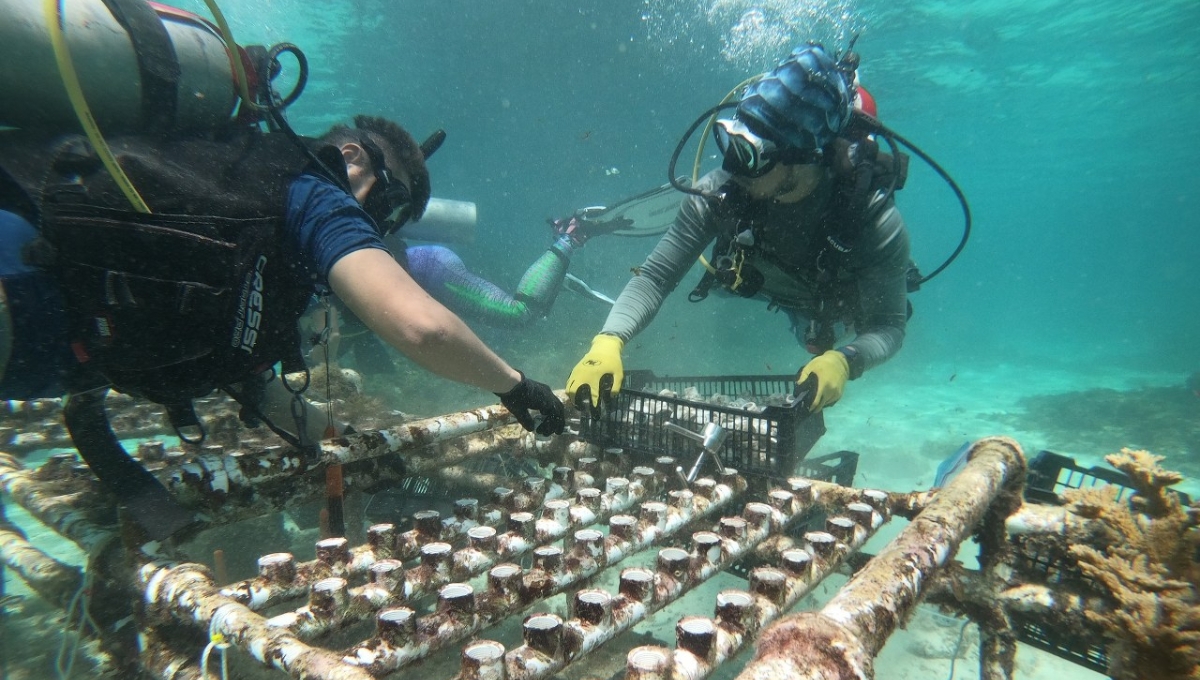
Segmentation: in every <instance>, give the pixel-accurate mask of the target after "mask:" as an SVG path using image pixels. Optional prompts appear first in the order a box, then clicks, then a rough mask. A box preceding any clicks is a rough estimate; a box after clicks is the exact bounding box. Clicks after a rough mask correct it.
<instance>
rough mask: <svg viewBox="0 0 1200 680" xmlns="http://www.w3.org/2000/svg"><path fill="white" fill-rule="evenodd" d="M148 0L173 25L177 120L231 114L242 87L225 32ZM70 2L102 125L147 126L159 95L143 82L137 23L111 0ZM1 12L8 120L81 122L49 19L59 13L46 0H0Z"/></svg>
mask: <svg viewBox="0 0 1200 680" xmlns="http://www.w3.org/2000/svg"><path fill="white" fill-rule="evenodd" d="M138 2H142V0H138ZM146 4H147V5H148V6H149V7H150V8H151V9H152V11H153V13H154V15H157V18H158V20H159V21H160V22H161V23H162V26H163V27H164V28H165V29H166V35H167V37H168V39H169V41H170V43H171V45H170V46H171V47H172V48H173V51H174V54H175V60H176V61H177V63H178V71H179V76H178V86H177V87H176V88H175V91H174V94H175V97H174V99H175V101H174V109H175V110H174V115H173V118H172V120H171V122H170V126H169V127H170V128H172V129H176V130H194V129H198V128H205V127H213V126H216V125H220V124H222V123H224V122H226V121H228V120H229V119H230V118H231V116H232V115H233V112H234V109H235V107H236V105H237V101H238V95H237V91H236V87H235V85H234V82H235V81H234V76H233V70H232V67H231V65H230V57H229V51H228V50H226V47H225V42H224V40H222V38H221V36H220V34H219V33H218V32H217V31H216V30H215V29H214V28H213V27H212V26H211V25H210V24H208V23H207V22H206V21H204V20H203V19H201V18H200V17H197V16H196V15H193V14H191V13H189V12H185V11H182V10H177V9H174V8H170V7H165V6H161V5H157V4H156V3H146ZM62 5H63V10H62V16H63V32H64V34H65V39H66V44H67V47H68V49H69V51H70V53H71V59H72V61H73V62H74V65H75V70H76V71H77V72H78V75H79V81H80V86H81V88H82V90H83V94H84V97H85V98H86V100H87V102H88V105H89V107H90V108H91V110H92V115H93V118H95V120H96V123H97V125H98V126H99V128H100V130H101V131H102V132H103V133H104V134H112V133H118V132H134V131H139V130H144V129H145V128H146V127H147V125H148V121H147V120H146V115H145V111H146V107H147V106H155V105H157V104H158V102H146V101H145V100H146V98H147V96H152V95H150V93H149V92H147V90H148V89H149V88H146V87H144V85H143V77H142V71H141V68H143V66H140V65H139V60H138V54H137V49H136V47H135V41H134V39H133V38H132V37H131V35H130V31H128V30H126V28H125V27H124V26H123V25H122V24H121V23H120V22H119V21H118V20H117V19H116V18H114V16H113V13H112V12H111V11H110V10H109V8H108V6H107V5H106V3H105V0H64V1H63V3H62ZM139 9H141V10H143V12H144V11H145V8H144V7H141V8H139ZM0 16H2V17H4V19H3V20H0V64H3V66H2V67H0V93H3V96H0V126H8V127H19V128H39V129H50V130H63V131H66V130H73V131H74V130H79V129H80V125H79V122H78V120H77V119H76V117H75V112H74V110H73V109H72V108H71V103H70V100H69V99H68V97H67V92H66V89H65V87H64V86H63V80H62V78H61V76H60V74H59V71H58V66H57V63H56V61H55V57H54V50H53V47H52V43H51V38H50V31H49V27H48V25H47V21H50V20H52V19H50V18H48V17H47V16H46V15H45V13H44V12H43V4H42V3H41V2H37V1H35V0H0ZM172 67H173V64H167V68H172Z"/></svg>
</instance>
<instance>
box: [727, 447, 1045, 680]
mask: <svg viewBox="0 0 1200 680" xmlns="http://www.w3.org/2000/svg"><path fill="white" fill-rule="evenodd" d="M1024 472H1025V457H1024V454H1023V453H1022V452H1021V448H1020V445H1019V444H1017V443H1016V442H1015V441H1013V440H1011V439H1008V438H1003V437H990V438H987V439H982V440H980V441H978V442H976V443H975V444H973V445H972V447H971V450H970V453H969V462H968V463H967V465H966V466H965V467H964V468H963V471H962V472H961V473H959V475H958V476H957V477H955V478H954V479H953V480H952V481H951V482H950V483H949V484H948V485H947V486H946V487H945V488H943V489H942V490H941V491H939V492H938V493H937V495H936V496H935V497H934V498H933V500H932V501H931V502H930V503H929V504H928V505H927V506H926V507H925V509H924V510H923V511H921V513H920V514H918V515H917V516H916V517H915V518H914V519H913V521H912V523H911V524H909V526H908V527H906V528H905V529H904V530H903V531H902V532H901V533H900V535H899V536H897V537H896V538H895V539H894V540H893V541H892V542H891V543H889V544H888V545H887V546H886V547H885V548H884V549H883V550H881V551H880V552H879V554H878V555H876V556H875V557H874V558H873V559H872V560H871V561H870V562H868V563H867V565H866V566H865V567H863V569H862V570H861V571H859V572H858V573H857V574H855V575H854V577H853V578H851V579H850V581H849V582H848V583H847V584H846V585H845V586H844V587H843V588H842V589H841V590H840V591H838V593H837V595H835V596H834V597H833V599H832V600H830V601H829V603H828V604H826V605H825V607H824V608H823V609H821V611H820V612H806V613H803V614H797V615H794V616H790V617H787V618H785V619H782V620H780V621H779V622H777V623H775V624H774V625H772V626H770V627H769V628H767V630H765V631H764V632H763V634H762V636H761V637H760V638H759V641H758V649H757V652H756V654H755V657H754V660H753V661H751V662H750V664H749V665H748V666H747V667H746V668H745V669H744V670H743V671H742V673H741V674H740V675H739V676H738V680H774V679H775V678H794V679H796V680H850V679H861V680H866V679H867V678H871V677H874V670H873V665H874V660H875V655H876V654H878V653H879V650H880V649H882V647H883V644H884V643H885V642H886V641H887V639H888V637H889V636H890V635H891V634H892V632H894V631H895V629H896V628H897V626H899V625H900V623H901V622H903V621H904V620H906V618H907V617H908V616H909V615H910V614H911V613H912V609H913V607H915V606H916V605H917V604H918V603H919V602H920V601H921V598H922V596H923V595H924V592H925V589H926V587H927V585H928V583H929V581H930V579H931V578H932V577H933V575H934V574H935V573H936V572H937V570H938V569H939V568H940V567H942V566H943V565H945V564H946V562H947V560H949V559H950V558H952V557H953V556H954V554H955V553H956V552H957V550H958V546H959V544H961V543H962V541H963V540H964V539H966V538H967V537H968V536H969V535H970V533H971V531H972V530H973V529H974V528H975V527H976V526H977V525H978V524H979V523H980V522H981V521H982V520H983V517H984V515H985V513H986V512H987V510H988V508H989V507H991V506H992V504H993V503H995V502H996V501H997V499H998V498H1000V497H1001V496H1002V495H1003V494H1005V493H1010V494H1011V493H1016V492H1017V491H1015V490H1013V489H1011V488H1009V487H1010V483H1011V482H1013V481H1019V480H1022V479H1024Z"/></svg>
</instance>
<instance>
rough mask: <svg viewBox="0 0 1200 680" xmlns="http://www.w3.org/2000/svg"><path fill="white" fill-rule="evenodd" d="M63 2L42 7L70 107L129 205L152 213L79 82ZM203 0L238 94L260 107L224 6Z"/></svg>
mask: <svg viewBox="0 0 1200 680" xmlns="http://www.w3.org/2000/svg"><path fill="white" fill-rule="evenodd" d="M63 2H65V0H44V2H43V5H42V6H43V8H44V12H45V14H46V25H47V27H48V28H49V29H50V45H51V46H52V47H53V48H54V61H55V62H56V63H57V64H58V74H59V77H61V78H62V82H63V87H65V88H66V90H67V97H68V98H69V99H70V100H71V108H73V109H74V110H75V117H76V118H77V119H79V125H80V126H81V127H83V132H84V134H85V135H87V138H88V141H89V142H91V143H92V148H94V149H95V150H96V155H98V156H99V157H100V161H101V162H102V163H104V167H105V169H106V170H108V174H109V175H112V178H113V181H114V182H116V184H117V187H118V188H119V189H120V190H121V193H122V194H124V195H125V198H126V199H127V200H128V201H129V204H130V205H132V206H133V209H134V210H136V211H137V212H140V213H149V212H150V206H148V205H146V201H145V200H143V199H142V196H141V194H139V193H138V191H137V188H136V187H134V186H133V182H131V181H129V177H128V176H127V175H126V174H125V171H124V170H122V169H121V166H120V164H118V163H117V159H116V157H115V156H113V153H112V149H110V148H109V146H108V143H107V142H105V141H104V136H103V135H101V134H100V127H99V126H98V125H96V119H95V118H94V117H92V110H91V107H89V106H88V103H87V98H86V97H84V95H83V88H82V87H81V86H80V84H79V74H78V73H77V72H76V71H75V62H74V61H72V59H71V51H70V49H69V48H68V47H67V39H66V34H65V33H64V31H63V5H62V3H63ZM204 2H205V4H206V5H208V9H209V10H210V11H211V12H212V13H213V18H214V19H215V20H216V23H217V27H218V28H220V30H221V37H222V39H223V40H224V41H225V46H226V49H227V50H229V62H230V67H231V68H232V69H233V72H234V76H235V77H236V78H237V86H238V94H239V95H240V96H241V98H242V102H243V103H244V104H245V105H247V106H251V107H255V108H258V105H257V104H255V103H254V100H252V99H251V98H250V86H249V83H248V81H247V79H246V69H245V67H244V66H243V65H242V59H241V55H240V54H239V53H238V48H237V43H236V42H234V41H233V32H232V31H231V30H229V23H228V22H226V21H225V15H224V14H222V13H221V8H220V7H218V6H217V3H216V2H215V1H214V0H204Z"/></svg>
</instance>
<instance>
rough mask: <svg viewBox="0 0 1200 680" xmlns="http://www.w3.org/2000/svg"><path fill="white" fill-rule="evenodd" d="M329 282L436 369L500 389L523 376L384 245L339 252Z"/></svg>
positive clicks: (383, 333) (380, 331)
mask: <svg viewBox="0 0 1200 680" xmlns="http://www.w3.org/2000/svg"><path fill="white" fill-rule="evenodd" d="M329 286H330V287H331V288H332V289H333V292H334V293H336V294H337V296H338V297H339V298H341V300H342V301H343V302H344V303H346V306H348V307H349V308H350V309H351V311H353V312H354V313H355V314H357V315H358V318H360V319H362V321H363V323H365V324H367V327H369V328H370V329H371V330H373V331H375V333H376V334H377V335H378V336H379V337H381V338H383V340H384V341H386V342H387V343H388V344H390V345H392V346H393V347H395V348H396V349H398V350H400V352H402V353H403V354H404V355H405V356H407V357H409V358H410V359H412V360H413V361H415V362H417V363H418V364H420V365H421V366H422V367H424V368H426V369H428V370H430V371H432V372H433V373H436V374H438V375H440V376H442V377H444V378H449V379H451V380H455V381H457V382H461V383H465V384H468V385H474V386H475V387H479V388H482V389H485V390H488V391H489V392H498V393H502V392H507V391H509V390H510V389H512V388H513V387H515V386H516V384H517V382H519V380H520V374H519V373H517V371H516V370H514V369H513V368H512V367H511V366H509V365H508V364H507V363H505V361H504V360H503V359H501V358H500V357H499V356H497V355H496V353H495V352H493V351H492V350H491V349H489V348H488V346H487V345H485V344H483V341H482V340H480V339H479V338H478V337H476V336H475V333H473V332H472V331H471V329H470V328H468V327H467V325H466V324H464V323H463V322H462V320H461V319H459V318H458V317H457V316H455V315H454V313H453V312H451V311H450V310H448V309H446V308H445V307H443V306H442V305H441V304H440V303H439V302H438V301H437V300H434V299H433V298H432V297H430V296H429V294H428V293H426V292H425V291H424V290H423V289H422V288H421V287H420V286H419V285H417V283H416V282H415V281H413V279H412V277H410V276H409V275H408V272H406V271H404V269H403V268H402V267H401V266H400V265H399V264H397V263H396V261H395V260H394V259H393V258H392V256H391V254H390V253H389V252H388V251H386V250H380V249H378V248H366V249H363V250H356V251H354V252H352V253H350V254H349V255H346V256H345V257H343V258H341V259H340V260H338V261H337V262H336V263H334V265H333V268H332V269H330V271H329Z"/></svg>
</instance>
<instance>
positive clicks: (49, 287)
mask: <svg viewBox="0 0 1200 680" xmlns="http://www.w3.org/2000/svg"><path fill="white" fill-rule="evenodd" d="M276 122H277V123H283V121H282V120H281V119H280V118H278V117H276ZM223 132H224V134H218V135H213V136H199V135H196V136H192V135H174V136H161V135H143V134H131V135H123V136H116V137H114V138H112V139H109V140H106V141H105V143H104V145H103V146H104V147H105V148H106V149H111V151H112V157H113V158H115V159H117V160H118V161H119V162H118V167H117V168H116V170H113V169H111V168H109V166H107V165H106V164H105V163H104V162H103V159H102V158H100V156H101V154H100V152H98V151H97V149H96V148H95V145H94V144H93V143H89V140H88V139H86V138H84V137H83V136H81V135H77V134H68V135H65V136H63V135H60V136H57V137H48V136H47V135H45V134H42V133H40V132H38V131H34V130H19V129H18V130H9V131H4V132H0V266H3V267H4V270H3V271H2V272H0V289H2V290H3V299H4V304H3V305H0V311H2V312H3V313H2V314H0V349H2V350H5V351H4V353H3V355H0V375H2V378H0V398H12V399H29V398H34V397H56V396H62V395H63V394H67V395H68V398H67V401H66V404H65V407H64V418H65V420H66V422H67V427H68V430H69V431H70V434H71V436H72V439H73V440H74V442H75V444H76V446H77V448H78V450H79V452H80V454H81V455H82V456H83V458H84V460H85V461H86V462H87V463H88V465H89V466H91V468H92V470H93V472H95V473H96V476H97V477H99V478H100V480H101V481H102V482H103V483H104V484H105V485H106V486H107V487H108V488H109V489H110V490H111V491H112V492H113V493H114V495H115V496H116V497H117V499H118V500H119V502H120V503H121V505H122V506H123V507H124V508H125V509H126V510H127V511H128V512H129V513H130V515H131V516H132V517H133V519H134V520H135V521H137V522H138V523H139V524H140V525H141V526H142V528H143V529H144V530H145V531H146V534H147V535H148V536H149V537H150V538H152V539H156V540H161V539H164V538H167V537H169V536H171V535H173V534H176V533H177V532H178V531H180V530H182V529H184V528H186V527H189V526H193V525H194V522H195V519H194V517H192V516H191V514H190V513H188V512H187V511H185V510H184V509H183V508H181V507H179V506H178V505H176V504H175V503H174V501H173V500H172V499H171V498H170V496H169V494H168V492H167V491H166V489H165V488H164V487H163V486H162V485H161V484H160V483H159V482H158V481H157V479H155V477H154V476H153V475H151V474H150V473H149V472H147V471H146V470H145V469H144V468H142V467H141V466H140V465H139V464H138V463H137V462H136V461H134V460H133V459H132V458H131V457H129V456H128V454H127V453H126V452H125V451H124V449H123V447H122V446H121V444H120V442H119V440H117V438H116V436H115V435H114V433H113V431H112V429H111V427H110V426H109V424H108V420H107V416H106V414H105V413H104V407H103V397H104V395H105V394H106V393H107V391H108V389H109V388H110V387H111V388H115V389H118V390H120V391H122V392H127V393H130V394H134V395H138V396H142V397H145V398H148V399H150V400H153V401H156V402H158V403H161V404H164V405H165V406H166V407H167V412H168V415H169V416H170V418H171V422H172V424H173V425H174V426H175V428H176V430H177V431H179V432H180V434H181V436H182V435H183V429H188V428H192V427H196V426H199V427H200V428H201V429H200V432H201V438H202V437H203V429H202V425H201V424H200V423H199V422H198V421H197V419H196V417H195V414H194V412H193V411H192V408H191V400H192V399H193V398H196V397H199V396H203V395H205V394H208V393H210V392H211V391H213V390H214V389H223V390H225V391H226V392H228V393H229V394H231V396H234V398H236V399H238V401H239V402H240V403H241V404H242V407H243V419H244V420H246V421H247V422H248V423H254V422H260V421H261V422H265V423H267V424H268V425H270V426H271V427H272V429H274V430H275V431H276V432H277V433H279V434H280V435H281V436H285V437H288V438H290V440H291V441H293V443H296V444H298V445H300V446H304V447H307V448H310V449H311V448H312V446H313V445H312V442H313V441H314V440H313V439H312V438H311V436H309V434H308V433H309V432H310V431H311V428H310V426H311V425H312V423H306V422H305V420H306V415H305V410H304V409H303V408H298V409H297V408H294V407H295V405H296V404H299V403H302V402H303V400H302V399H301V397H300V393H301V392H302V391H303V389H304V387H306V386H307V382H308V381H307V369H306V368H305V367H304V364H303V361H302V358H301V357H300V351H301V350H300V334H299V331H298V326H297V322H298V320H299V317H300V315H301V314H302V313H303V312H304V311H305V309H306V308H307V306H308V302H309V299H310V297H311V296H312V294H313V293H314V292H318V293H332V294H334V295H336V296H337V297H338V299H339V300H340V301H341V302H342V303H343V304H344V305H345V306H346V307H347V308H349V309H350V310H352V311H353V312H354V313H355V314H356V315H357V316H358V318H360V319H362V320H363V322H364V323H365V324H366V326H367V327H368V328H370V329H371V330H372V331H374V332H375V333H377V334H378V335H379V336H380V337H381V338H383V339H384V340H385V341H386V342H388V344H390V345H391V346H393V347H394V348H396V349H397V350H399V351H400V352H401V353H403V354H405V355H406V356H408V357H410V358H411V359H413V360H414V361H415V362H416V363H417V364H419V365H421V366H422V367H423V368H425V369H427V370H429V371H431V372H434V373H436V374H438V375H440V376H442V377H445V378H449V379H451V380H455V381H458V382H461V383H464V384H468V385H472V386H475V387H479V388H481V389H485V390H488V391H491V392H494V393H496V394H497V396H499V398H500V401H501V403H503V404H504V405H505V406H507V407H508V408H509V410H510V411H511V412H512V413H513V415H514V416H516V418H517V420H518V421H520V423H521V424H522V425H523V426H525V427H526V428H527V429H530V430H534V429H536V431H537V432H538V433H540V434H555V433H560V432H561V431H562V429H563V424H564V420H563V405H562V403H561V401H560V400H559V399H558V398H557V397H556V396H555V395H554V393H553V391H552V390H551V389H550V388H549V387H548V386H546V385H544V384H542V383H539V382H535V381H533V380H530V379H529V378H527V377H526V376H525V375H524V374H523V373H521V372H520V371H518V370H516V369H514V368H513V367H511V366H510V365H509V364H507V363H506V362H505V361H504V360H503V359H501V358H500V357H499V356H497V355H496V354H495V353H494V352H493V351H492V350H491V349H489V348H488V347H487V346H486V345H485V344H484V343H483V342H482V341H481V340H479V338H477V337H476V336H475V334H474V333H473V332H472V331H471V330H470V329H469V328H468V327H467V326H466V324H464V323H463V322H462V321H461V320H460V319H459V318H458V317H457V316H455V315H454V314H453V313H452V312H451V311H449V310H448V309H446V308H445V307H444V306H442V305H441V304H439V303H438V302H437V301H436V300H434V299H433V298H432V297H430V296H429V295H428V294H426V293H425V291H423V290H422V289H421V287H420V286H419V285H417V283H416V282H415V281H413V279H412V277H411V276H410V275H409V274H408V273H407V272H406V271H405V270H404V269H403V268H402V267H401V266H400V265H399V264H398V263H397V262H396V260H395V259H394V258H393V256H392V254H391V253H390V252H389V251H388V250H387V247H386V245H385V244H384V240H383V239H384V237H385V236H386V235H388V234H389V233H391V232H393V231H395V230H396V229H398V228H399V227H400V226H402V225H403V224H405V223H406V222H408V221H409V220H413V221H416V220H419V219H420V217H421V215H422V213H423V211H424V210H425V206H426V204H427V202H428V200H429V197H430V181H429V173H428V170H427V169H426V165H425V161H426V158H425V157H426V155H427V154H426V150H424V149H422V146H421V145H419V144H418V143H417V142H416V141H415V140H414V139H413V137H412V136H411V135H410V134H409V133H408V132H407V131H405V130H404V129H403V128H402V127H400V126H399V125H397V124H396V123H394V122H391V121H389V120H386V119H383V118H377V117H370V116H357V117H356V118H355V120H354V127H349V126H346V125H338V126H335V127H333V128H332V129H331V130H329V131H328V132H327V133H326V134H325V135H323V136H322V137H321V138H320V139H319V140H309V139H301V138H299V137H296V136H295V135H294V133H291V134H284V133H283V132H279V131H271V132H263V131H262V130H260V129H258V128H257V127H253V126H251V127H243V126H238V127H236V128H233V126H231V128H230V129H226V130H223ZM286 132H288V133H290V128H286ZM127 186H131V187H134V188H135V189H136V190H137V191H136V192H135V193H136V196H137V198H138V199H139V200H140V201H142V202H143V205H142V207H144V208H145V209H144V210H139V209H137V207H138V204H136V203H135V204H134V209H132V210H131V209H130V203H131V202H132V201H131V200H127V199H130V195H129V194H128V193H125V192H124V188H125V187H127ZM34 225H38V226H37V227H35V226H34ZM277 362H281V363H282V371H281V374H282V375H281V376H280V379H279V380H274V379H272V377H273V376H274V375H275V374H274V368H273V367H274V366H275V364H276V363H277ZM293 373H300V374H302V375H303V380H302V384H300V385H298V386H297V385H293V384H292V383H290V382H288V381H287V380H286V379H285V378H283V375H287V374H293ZM271 391H274V392H275V393H283V394H285V396H284V398H282V399H276V400H274V401H273V400H272V399H271V398H270V395H267V394H265V393H267V392H271ZM264 404H267V405H268V406H267V407H264V406H263V405H264ZM270 404H276V405H278V406H280V408H279V409H278V411H279V412H276V413H268V412H267V411H268V410H269V405H270ZM289 407H291V408H289ZM531 411H536V412H538V413H539V414H540V418H539V419H538V420H535V418H534V416H533V415H532V413H531ZM293 421H294V425H295V427H294V428H293V429H292V430H291V431H290V432H289V431H287V427H289V426H290V425H292V424H293ZM539 421H540V422H539ZM331 434H332V433H330V432H326V435H331Z"/></svg>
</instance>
